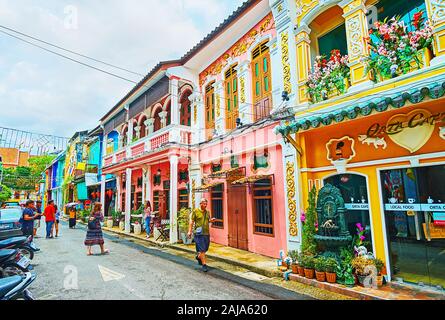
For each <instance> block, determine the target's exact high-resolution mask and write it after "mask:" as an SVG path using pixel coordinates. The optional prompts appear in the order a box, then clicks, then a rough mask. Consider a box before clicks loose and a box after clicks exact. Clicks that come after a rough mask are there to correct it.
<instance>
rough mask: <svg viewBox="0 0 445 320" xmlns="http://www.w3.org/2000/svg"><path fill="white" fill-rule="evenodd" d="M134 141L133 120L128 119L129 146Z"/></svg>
mask: <svg viewBox="0 0 445 320" xmlns="http://www.w3.org/2000/svg"><path fill="white" fill-rule="evenodd" d="M132 142H133V121H132V120H130V121H128V132H127V146H128V145H130V144H131V143H132Z"/></svg>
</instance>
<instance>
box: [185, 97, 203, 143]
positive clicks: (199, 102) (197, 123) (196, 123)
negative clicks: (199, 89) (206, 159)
mask: <svg viewBox="0 0 445 320" xmlns="http://www.w3.org/2000/svg"><path fill="white" fill-rule="evenodd" d="M189 100H190V101H191V102H192V105H191V107H192V115H191V116H192V121H191V123H192V125H191V128H192V143H199V142H201V141H204V140H205V119H204V114H205V111H204V102H203V97H202V95H201V94H199V93H196V92H195V93H192V95H190V97H189Z"/></svg>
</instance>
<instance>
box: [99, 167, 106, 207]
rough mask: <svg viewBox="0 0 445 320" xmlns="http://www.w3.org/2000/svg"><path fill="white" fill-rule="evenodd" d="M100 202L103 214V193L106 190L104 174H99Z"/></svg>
mask: <svg viewBox="0 0 445 320" xmlns="http://www.w3.org/2000/svg"><path fill="white" fill-rule="evenodd" d="M100 179H101V180H100V203H101V204H102V210H103V212H104V214H105V196H106V194H105V192H106V188H105V185H106V180H107V179H106V175H104V174H103V175H101V176H100Z"/></svg>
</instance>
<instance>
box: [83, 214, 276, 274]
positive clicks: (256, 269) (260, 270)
mask: <svg viewBox="0 0 445 320" xmlns="http://www.w3.org/2000/svg"><path fill="white" fill-rule="evenodd" d="M80 223H82V224H85V223H84V222H80ZM102 230H103V231H106V232H111V233H114V234H118V235H121V236H125V237H129V238H133V239H136V240H139V241H143V242H147V243H149V244H151V245H154V246H157V247H160V248H169V249H173V250H177V251H182V252H186V253H193V254H195V253H196V252H195V250H193V249H189V248H184V247H179V246H177V245H174V244H170V243H159V242H156V241H153V240H148V239H141V238H139V237H137V236H136V235H134V234H128V233H125V232H124V231H117V230H111V229H109V228H107V227H102ZM207 257H209V258H211V259H213V260H216V261H219V262H224V263H227V264H231V265H234V266H237V267H241V268H244V269H247V270H249V271H252V272H255V273H258V274H260V275H262V276H266V277H268V278H281V277H282V276H283V274H282V273H281V272H280V271H278V270H277V271H275V270H273V271H272V270H267V269H263V268H259V267H255V266H252V265H250V264H248V263H243V262H240V261H236V260H232V259H228V258H225V257H221V256H219V255H214V254H207Z"/></svg>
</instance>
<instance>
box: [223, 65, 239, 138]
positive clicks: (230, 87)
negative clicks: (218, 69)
mask: <svg viewBox="0 0 445 320" xmlns="http://www.w3.org/2000/svg"><path fill="white" fill-rule="evenodd" d="M236 67H237V65H234V66H233V67H231V68H230V69H229V70H227V72H226V75H225V76H226V81H225V84H226V128H227V129H228V130H232V129H235V128H236V119H237V118H238V114H239V113H238V76H237V73H236Z"/></svg>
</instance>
